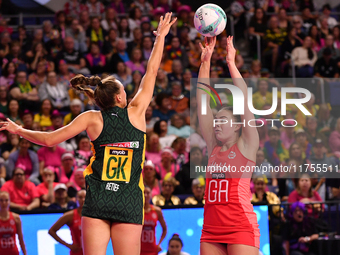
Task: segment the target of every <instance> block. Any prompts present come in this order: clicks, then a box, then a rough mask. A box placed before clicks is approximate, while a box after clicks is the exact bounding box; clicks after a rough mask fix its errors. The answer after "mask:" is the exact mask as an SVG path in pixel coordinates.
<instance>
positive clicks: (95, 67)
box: [85, 42, 106, 74]
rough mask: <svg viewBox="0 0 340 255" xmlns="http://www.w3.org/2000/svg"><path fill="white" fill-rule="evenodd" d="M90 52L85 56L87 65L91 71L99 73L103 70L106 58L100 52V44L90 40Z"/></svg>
mask: <svg viewBox="0 0 340 255" xmlns="http://www.w3.org/2000/svg"><path fill="white" fill-rule="evenodd" d="M89 48H90V52H89V53H88V54H87V55H86V56H85V59H86V60H87V65H88V68H89V70H90V72H91V73H93V74H101V73H102V72H103V70H105V65H106V58H105V55H103V54H102V53H100V46H99V44H98V42H91V44H90V47H89Z"/></svg>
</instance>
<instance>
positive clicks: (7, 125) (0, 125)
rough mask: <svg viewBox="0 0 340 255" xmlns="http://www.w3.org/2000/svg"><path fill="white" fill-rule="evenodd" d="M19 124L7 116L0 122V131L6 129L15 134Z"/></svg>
mask: <svg viewBox="0 0 340 255" xmlns="http://www.w3.org/2000/svg"><path fill="white" fill-rule="evenodd" d="M20 128H21V126H19V125H18V124H16V123H15V122H13V121H11V120H10V119H8V118H7V121H1V122H0V131H2V130H7V131H8V132H10V133H12V134H17V133H18V131H19V129H20Z"/></svg>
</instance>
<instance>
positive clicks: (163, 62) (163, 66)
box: [160, 50, 173, 73]
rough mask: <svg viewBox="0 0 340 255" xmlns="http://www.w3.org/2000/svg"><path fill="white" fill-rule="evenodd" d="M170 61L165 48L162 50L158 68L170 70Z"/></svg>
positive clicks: (168, 71) (169, 71)
mask: <svg viewBox="0 0 340 255" xmlns="http://www.w3.org/2000/svg"><path fill="white" fill-rule="evenodd" d="M172 63H173V61H172V60H171V59H170V58H169V56H168V52H167V51H166V50H164V51H163V55H162V60H161V65H160V69H162V70H164V71H165V72H167V73H171V72H172Z"/></svg>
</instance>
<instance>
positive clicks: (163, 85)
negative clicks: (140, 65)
mask: <svg viewBox="0 0 340 255" xmlns="http://www.w3.org/2000/svg"><path fill="white" fill-rule="evenodd" d="M168 85H169V82H168V76H167V75H166V72H165V71H164V70H163V69H161V68H160V69H158V72H157V77H156V81H155V89H154V96H157V95H158V94H160V93H166V94H168V91H169V86H168Z"/></svg>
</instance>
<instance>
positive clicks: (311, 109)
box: [296, 93, 319, 128]
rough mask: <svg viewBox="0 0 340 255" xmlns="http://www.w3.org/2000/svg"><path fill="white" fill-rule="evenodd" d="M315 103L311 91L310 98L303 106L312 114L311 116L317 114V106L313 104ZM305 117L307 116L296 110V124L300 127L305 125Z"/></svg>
mask: <svg viewBox="0 0 340 255" xmlns="http://www.w3.org/2000/svg"><path fill="white" fill-rule="evenodd" d="M314 103H315V96H314V94H313V93H311V98H310V99H309V101H308V102H307V103H305V104H304V107H306V109H307V110H308V111H309V112H310V113H311V114H312V116H313V117H315V116H316V115H317V112H318V110H319V106H318V105H316V104H314ZM306 118H307V116H306V115H304V114H302V112H301V111H298V112H297V114H296V121H297V123H298V126H299V127H300V128H302V127H303V128H305V127H306Z"/></svg>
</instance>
